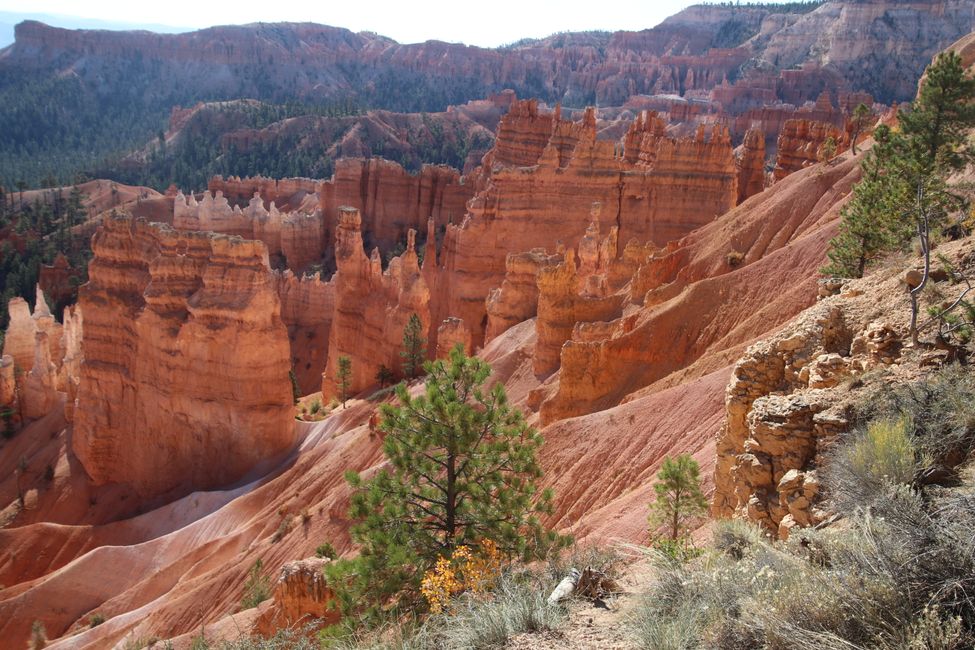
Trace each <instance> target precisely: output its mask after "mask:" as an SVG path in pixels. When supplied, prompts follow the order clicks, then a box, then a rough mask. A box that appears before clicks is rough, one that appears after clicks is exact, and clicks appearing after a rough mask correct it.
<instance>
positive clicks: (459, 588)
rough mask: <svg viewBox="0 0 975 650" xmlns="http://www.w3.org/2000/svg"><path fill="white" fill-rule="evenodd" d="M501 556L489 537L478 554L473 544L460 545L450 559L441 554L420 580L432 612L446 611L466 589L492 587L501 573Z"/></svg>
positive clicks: (480, 589)
mask: <svg viewBox="0 0 975 650" xmlns="http://www.w3.org/2000/svg"><path fill="white" fill-rule="evenodd" d="M501 559H502V558H501V553H500V552H499V551H498V547H497V545H496V544H495V543H494V542H492V541H491V540H489V539H488V540H484V541H483V542H481V544H480V547H479V549H478V551H477V552H476V553H475V552H474V551H472V550H471V548H470V547H469V546H458V547H457V548H456V549H455V550H454V553H453V555H451V556H450V557H449V558H448V557H443V556H442V557H440V558H439V559H438V560H437V564H436V565H435V566H434V567H433V569H431V570H429V571H427V572H426V573H425V574H424V575H423V582H422V583H420V592H421V593H422V594H423V597H424V598H425V599H426V601H427V604H428V605H429V606H430V611H431V612H433V613H434V614H437V613H440V612H442V611H443V610H444V609H446V608H447V607H448V605H449V604H450V601H451V599H452V598H454V597H455V596H457V595H459V594H462V593H464V592H471V593H481V592H484V591H486V590H487V589H489V588H490V586H491V585H492V584H494V582H495V581H496V580H497V578H498V576H500V575H501Z"/></svg>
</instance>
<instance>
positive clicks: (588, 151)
mask: <svg viewBox="0 0 975 650" xmlns="http://www.w3.org/2000/svg"><path fill="white" fill-rule="evenodd" d="M546 133H547V134H548V135H547V137H546V135H545V134H546ZM735 178H736V172H735V162H734V157H733V155H732V149H731V143H730V140H729V138H728V133H727V131H726V130H724V129H722V128H721V127H717V126H716V127H714V128H713V129H712V130H711V131H710V132H707V131H706V130H705V129H704V128H703V127H702V128H700V129H698V131H697V133H696V134H695V136H694V137H692V138H681V139H673V138H670V137H668V136H666V135H665V125H664V123H663V121H662V120H660V119H659V118H658V117H657V116H656V115H655V114H651V113H644V114H641V115H640V116H639V117H638V119H637V120H636V121H634V123H633V124H632V125H631V127H630V130H629V132H628V133H627V134H626V137H625V138H624V143H623V146H622V147H621V146H620V145H619V144H618V143H615V142H612V141H604V140H597V139H596V128H595V113H594V112H593V111H592V110H591V109H590V110H588V111H587V112H586V113H585V115H584V116H583V119H582V120H581V121H580V122H572V121H568V120H563V119H562V118H561V116H560V113H559V112H558V111H556V112H555V113H554V114H551V113H546V112H543V111H539V109H538V106H537V103H536V102H534V101H523V102H519V103H517V104H515V105H513V106H512V109H511V112H509V113H508V115H506V116H505V117H504V118H503V119H502V121H501V124H500V126H499V128H498V138H497V143H496V148H495V150H493V151H492V152H490V153H488V155H487V156H485V159H484V163H483V165H482V167H481V169H480V171H479V172H478V173H477V175H476V178H475V180H474V183H475V186H476V187H477V188H478V193H477V194H476V196H475V197H474V199H473V200H472V201H471V202H470V203H469V204H468V214H467V216H466V217H465V219H464V221H463V223H462V224H460V225H451V226H448V228H447V233H446V237H445V239H444V244H443V249H442V251H441V254H440V265H441V268H440V276H441V281H440V282H439V284H438V286H437V287H436V288H435V289H434V296H435V300H434V303H435V304H434V314H435V320H437V319H441V320H442V318H441V317H446V316H447V315H452V316H458V317H460V318H463V319H464V321H465V322H466V323H469V324H470V326H471V327H472V328H473V331H472V340H473V342H474V345H475V346H479V345H481V344H482V343H483V341H484V335H485V330H486V328H487V324H488V314H487V311H486V308H485V303H484V300H485V298H486V297H487V296H488V293H489V292H490V291H491V289H493V288H496V287H499V286H500V285H501V284H502V282H503V281H504V277H505V271H506V269H505V263H506V262H505V260H506V257H507V254H508V252H510V246H511V243H510V242H511V241H513V240H516V241H517V242H518V244H517V246H518V248H519V249H520V250H530V249H533V248H549V249H550V250H551V249H552V248H554V247H555V245H556V243H557V242H562V243H563V244H565V245H566V246H570V247H574V246H576V244H578V243H579V240H580V239H581V237H582V236H583V234H584V233H585V232H586V228H587V226H588V224H589V221H590V211H591V206H592V204H593V203H594V202H596V203H599V204H601V206H602V209H601V214H602V217H601V218H602V220H603V221H605V222H606V223H611V224H615V227H616V228H617V238H618V239H619V240H620V241H623V242H628V241H629V240H630V239H636V240H638V241H651V242H654V243H656V244H658V245H662V244H664V243H666V242H667V241H669V240H670V239H674V238H678V237H680V236H682V235H684V234H686V233H688V232H690V231H691V230H693V229H694V228H695V227H697V226H700V225H702V224H704V223H707V222H709V221H711V220H713V219H714V218H715V217H717V216H718V215H720V214H723V213H724V212H725V211H726V210H728V209H729V208H730V207H732V206H733V205H734V203H735V201H736V198H737V194H736V191H735V182H736V181H735ZM444 278H449V280H447V279H444ZM492 333H493V332H492Z"/></svg>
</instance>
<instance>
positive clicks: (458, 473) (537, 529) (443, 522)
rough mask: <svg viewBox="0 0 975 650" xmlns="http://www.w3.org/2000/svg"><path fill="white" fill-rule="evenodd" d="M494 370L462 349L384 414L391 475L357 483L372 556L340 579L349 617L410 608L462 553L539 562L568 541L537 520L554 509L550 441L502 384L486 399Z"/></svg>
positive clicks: (344, 570) (344, 569) (356, 530)
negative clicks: (375, 609) (546, 466)
mask: <svg viewBox="0 0 975 650" xmlns="http://www.w3.org/2000/svg"><path fill="white" fill-rule="evenodd" d="M490 370H491V369H490V366H488V365H487V364H486V363H484V362H483V361H481V360H479V359H476V358H470V357H467V356H465V355H464V352H463V349H462V348H461V346H457V347H456V348H454V350H452V351H451V354H450V359H449V363H445V362H444V361H443V360H440V361H436V362H433V363H427V364H426V371H427V373H428V376H427V379H426V390H425V391H424V393H423V394H422V395H419V396H416V397H414V396H411V395H410V393H409V391H408V390H407V387H406V385H405V384H400V385H399V386H397V389H396V395H397V398H398V400H399V405H398V406H393V405H389V404H384V405H383V406H382V416H383V418H382V422H381V423H380V428H381V429H382V430H383V431H385V432H386V437H385V439H384V441H383V451H384V452H385V455H386V458H387V460H388V461H389V468H388V469H382V470H380V471H379V472H378V473H377V474H376V475H375V476H374V477H373V478H371V479H369V480H364V479H363V478H362V477H360V476H359V475H358V474H356V473H354V472H350V473H349V474H348V475H347V477H346V478H347V479H348V481H349V483H350V484H351V485H352V487H353V488H354V489H355V492H354V494H353V496H352V500H351V506H350V509H349V516H350V518H352V519H355V520H358V523H357V524H355V525H354V526H353V528H352V536H353V539H355V541H356V542H358V543H359V544H360V545H361V547H362V550H361V554H360V556H359V558H357V559H356V560H351V561H346V562H340V563H338V564H337V565H336V566H335V567H334V568H332V569H330V576H329V577H330V584H336V585H345V586H346V588H344V589H342V590H341V591H342V593H340V598H341V600H342V602H343V606H344V607H345V608H346V610H347V611H351V610H356V609H359V607H360V606H361V605H362V603H363V602H364V600H368V601H369V602H371V603H372V604H373V605H374V606H376V605H379V604H381V603H383V602H385V601H386V600H387V599H388V598H389V597H390V596H391V595H392V594H395V593H399V594H400V602H408V601H409V600H410V597H409V594H410V593H413V594H414V596H415V589H416V587H417V586H418V584H419V581H420V578H421V577H422V575H423V573H424V571H426V570H428V569H429V568H431V567H432V566H433V565H434V564H435V563H436V561H437V559H438V558H439V557H449V556H450V555H451V553H452V552H453V551H454V549H456V548H457V547H458V546H461V545H463V546H474V547H476V546H477V545H478V544H480V543H481V542H483V541H485V540H490V541H491V542H494V544H496V545H497V549H498V550H499V551H501V552H502V553H503V554H505V555H508V556H513V555H521V556H522V557H532V556H536V555H538V554H541V553H542V552H544V551H545V550H546V549H547V548H549V547H550V546H551V545H552V544H553V543H559V542H564V541H565V540H564V539H562V538H560V537H558V536H557V535H555V534H554V533H552V532H550V531H547V530H545V529H544V528H543V527H542V525H541V524H540V523H539V521H538V518H537V515H538V514H540V513H544V512H548V511H549V509H550V505H551V500H552V494H551V492H550V491H539V490H538V489H537V487H536V482H537V480H538V478H539V477H540V476H541V468H540V466H539V464H538V460H537V459H536V454H537V452H538V449H539V447H540V446H541V444H542V439H541V436H539V434H538V432H537V431H536V430H535V429H533V428H532V427H529V426H528V425H527V424H526V423H525V419H524V416H523V415H522V413H521V411H519V410H518V409H513V408H511V407H510V406H509V405H508V400H507V396H506V395H505V391H504V387H503V386H502V385H501V384H496V385H495V386H494V388H492V389H490V390H485V389H484V382H485V381H486V380H487V378H488V375H489V374H490ZM411 590H412V592H411ZM359 613H360V614H361V612H359Z"/></svg>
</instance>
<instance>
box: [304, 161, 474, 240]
mask: <svg viewBox="0 0 975 650" xmlns="http://www.w3.org/2000/svg"><path fill="white" fill-rule="evenodd" d="M472 196H473V189H472V188H471V186H469V185H467V184H464V183H462V182H461V179H460V173H459V172H457V171H456V170H454V169H451V168H450V167H445V166H436V165H424V166H423V168H422V169H421V170H420V172H419V173H418V174H411V173H409V172H408V171H406V170H405V169H403V167H402V166H400V165H399V164H397V163H394V162H390V161H388V160H383V159H382V158H370V159H368V160H364V159H358V158H349V159H342V160H338V161H337V162H336V164H335V173H334V174H333V175H332V179H331V180H329V181H326V182H325V183H323V184H322V188H321V192H320V206H321V211H322V214H323V215H324V216H325V220H326V223H328V224H335V223H337V222H338V219H339V209H340V207H342V206H350V207H353V208H356V209H358V210H359V214H360V218H361V220H362V236H363V239H364V240H365V241H366V243H367V244H368V245H369V247H370V248H371V247H373V246H378V247H379V249H380V250H381V251H383V252H388V251H392V250H394V249H396V248H397V247H398V246H399V247H402V246H404V245H405V243H406V233H407V231H409V230H410V229H413V230H415V231H417V232H418V233H425V232H426V227H427V219H429V218H433V220H434V223H435V224H436V227H437V229H438V231H439V232H443V229H444V228H445V227H446V225H447V224H448V223H450V222H459V221H460V220H461V219H462V218H463V216H464V213H465V211H466V204H467V201H468V200H470V198H471V197H472ZM332 244H333V240H332V239H331V238H330V239H329V241H328V245H329V247H331V245H332Z"/></svg>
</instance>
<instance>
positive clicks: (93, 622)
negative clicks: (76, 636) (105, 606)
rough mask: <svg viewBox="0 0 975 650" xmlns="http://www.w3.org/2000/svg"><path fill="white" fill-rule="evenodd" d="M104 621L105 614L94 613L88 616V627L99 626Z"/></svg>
mask: <svg viewBox="0 0 975 650" xmlns="http://www.w3.org/2000/svg"><path fill="white" fill-rule="evenodd" d="M104 622H105V615H104V614H92V615H91V616H89V617H88V627H89V628H92V627H98V626H99V625H101V624H102V623H104Z"/></svg>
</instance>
